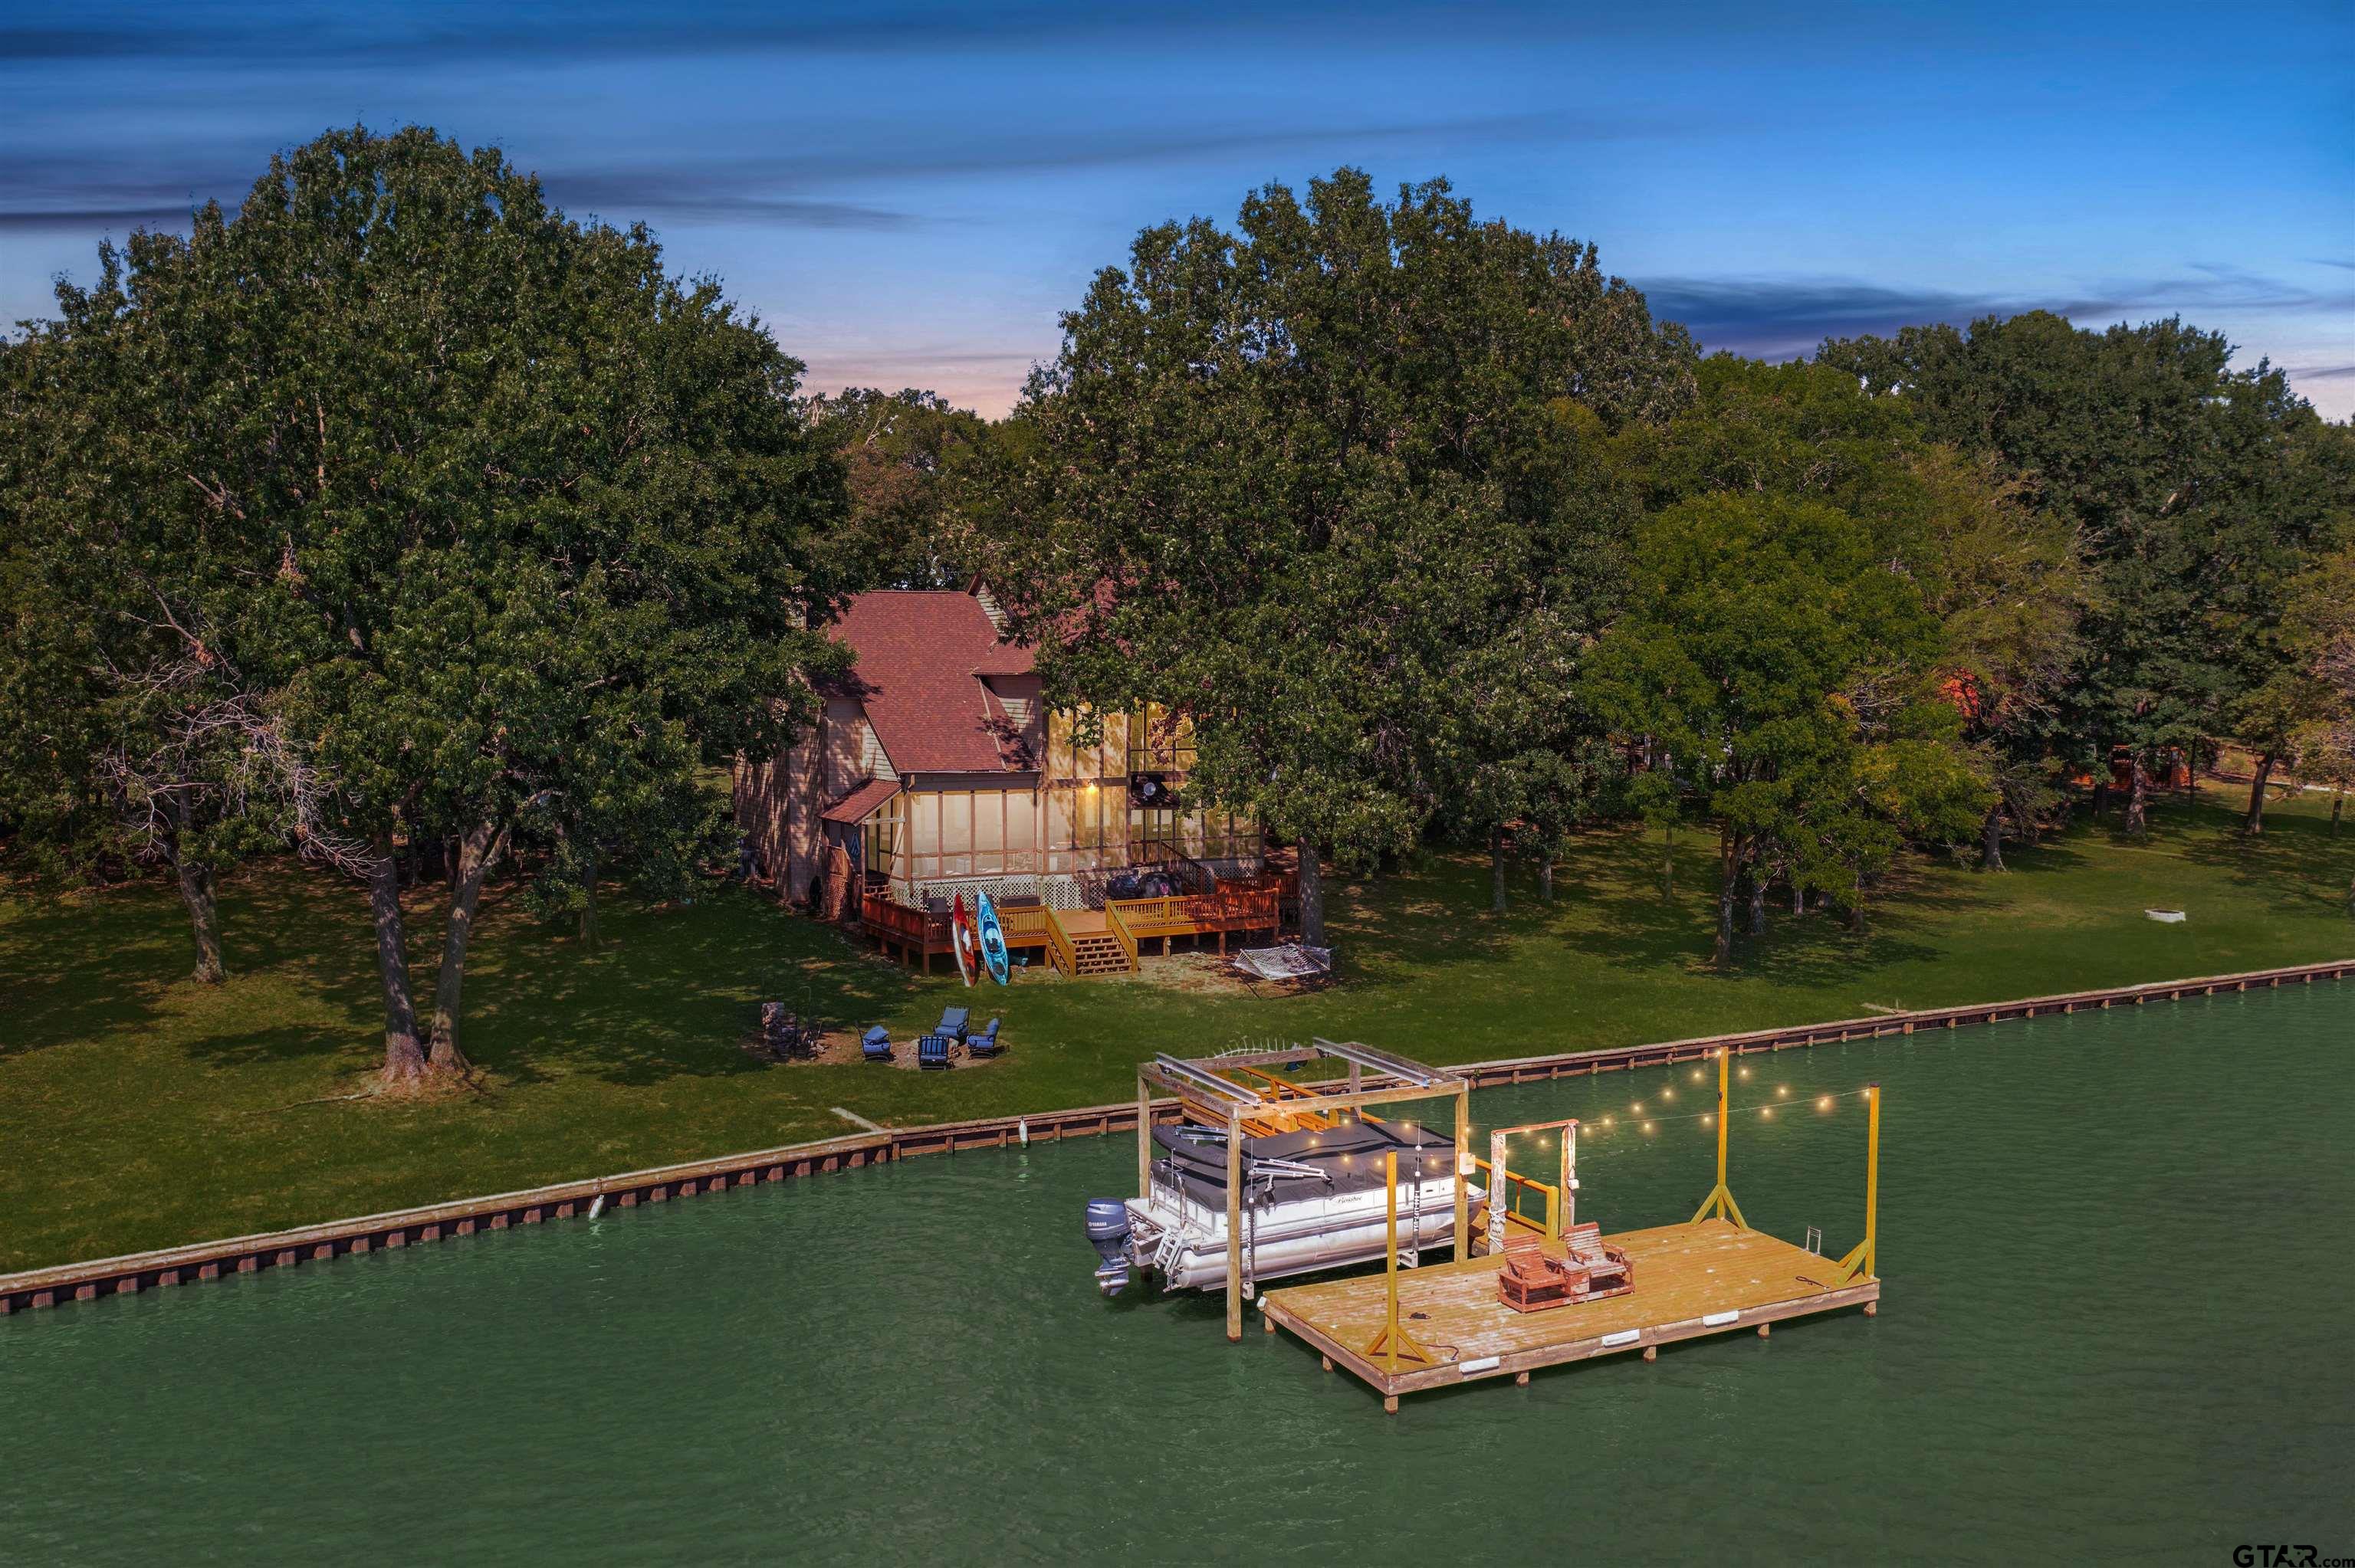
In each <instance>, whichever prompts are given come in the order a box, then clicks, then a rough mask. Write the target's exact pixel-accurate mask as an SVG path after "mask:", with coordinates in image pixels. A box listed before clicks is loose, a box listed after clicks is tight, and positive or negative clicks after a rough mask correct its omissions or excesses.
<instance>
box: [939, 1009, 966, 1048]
mask: <svg viewBox="0 0 2355 1568" xmlns="http://www.w3.org/2000/svg"><path fill="white" fill-rule="evenodd" d="M972 1016H973V1012H972V1010H971V1009H969V1008H963V1007H944V1008H943V1009H941V1021H940V1022H938V1023H935V1024H933V1025H932V1033H935V1034H945V1035H947V1036H948V1037H949V1038H950V1039H952V1040H962V1039H964V1031H965V1021H966V1020H968V1019H970V1018H971V1017H972Z"/></svg>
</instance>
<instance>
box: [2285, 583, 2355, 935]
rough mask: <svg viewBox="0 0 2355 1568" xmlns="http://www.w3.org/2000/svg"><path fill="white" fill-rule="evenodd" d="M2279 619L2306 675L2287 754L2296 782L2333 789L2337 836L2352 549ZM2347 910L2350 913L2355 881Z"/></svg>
mask: <svg viewBox="0 0 2355 1568" xmlns="http://www.w3.org/2000/svg"><path fill="white" fill-rule="evenodd" d="M2282 622H2283V632H2284V638H2283V641H2284V643H2285V645H2286V647H2287V649H2288V650H2289V651H2290V654H2291V657H2292V658H2293V660H2294V661H2295V662H2296V667H2297V668H2298V669H2299V670H2301V671H2302V672H2303V674H2304V679H2303V681H2302V683H2300V685H2299V688H2298V689H2297V690H2296V692H2295V693H2294V694H2289V695H2288V696H2286V699H2285V705H2286V706H2288V707H2290V708H2292V709H2294V710H2295V711H2296V713H2297V715H2299V718H2298V723H2297V725H2296V727H2295V728H2294V729H2292V730H2291V731H2290V734H2289V748H2290V755H2291V757H2292V758H2293V760H2294V761H2295V762H2296V768H2297V776H2298V778H2299V779H2302V780H2305V781H2307V782H2311V783H2320V784H2328V785H2331V786H2332V787H2333V789H2332V793H2331V801H2330V832H2331V836H2332V837H2334V838H2335V837H2337V836H2338V833H2339V820H2340V818H2341V816H2342V815H2343V814H2344V810H2345V807H2346V800H2347V791H2348V789H2349V788H2350V786H2355V549H2347V550H2342V551H2340V552H2339V553H2338V554H2337V555H2334V556H2328V557H2326V558H2325V559H2323V560H2322V561H2320V562H2318V563H2317V565H2316V566H2315V567H2314V568H2313V569H2312V570H2311V571H2309V572H2308V573H2307V574H2306V576H2305V577H2302V578H2301V579H2300V580H2299V582H2298V584H2297V586H2296V588H2294V589H2293V590H2292V591H2291V595H2290V599H2289V604H2288V607H2287V609H2286V611H2285V613H2284V615H2283V618H2282ZM2347 906H2348V913H2350V915H2355V883H2350V885H2349V887H2348V890H2347Z"/></svg>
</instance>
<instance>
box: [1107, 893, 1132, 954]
mask: <svg viewBox="0 0 2355 1568" xmlns="http://www.w3.org/2000/svg"><path fill="white" fill-rule="evenodd" d="M1104 929H1105V930H1107V931H1110V932H1111V933H1112V936H1113V940H1114V941H1115V942H1118V943H1119V944H1120V950H1121V951H1122V952H1124V953H1126V954H1127V955H1128V967H1129V968H1130V969H1135V968H1136V934H1135V932H1133V931H1131V930H1130V929H1129V928H1128V922H1127V921H1126V920H1125V919H1124V918H1123V917H1122V916H1121V912H1120V906H1119V905H1118V904H1117V903H1112V902H1107V903H1106V904H1105V905H1104Z"/></svg>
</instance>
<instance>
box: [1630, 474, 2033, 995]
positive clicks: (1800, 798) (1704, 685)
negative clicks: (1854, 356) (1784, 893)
mask: <svg viewBox="0 0 2355 1568" xmlns="http://www.w3.org/2000/svg"><path fill="white" fill-rule="evenodd" d="M1640 560H1641V562H1642V567H1641V571H1640V575H1639V577H1638V581H1637V587H1636V599H1635V602H1634V604H1633V606H1632V607H1631V609H1630V610H1629V612H1628V614H1627V615H1626V616H1625V617H1624V618H1623V619H1622V620H1621V621H1620V622H1619V623H1618V624H1617V625H1616V626H1614V628H1613V630H1612V631H1611V634H1610V635H1609V636H1608V637H1606V638H1605V639H1604V642H1603V645H1602V648H1601V649H1600V651H1599V652H1598V654H1597V659H1596V662H1597V666H1598V670H1597V678H1596V683H1595V689H1596V691H1597V693H1598V694H1599V696H1600V697H1601V700H1602V701H1603V703H1604V708H1605V711H1606V712H1607V713H1609V714H1610V715H1611V716H1612V717H1613V718H1614V720H1615V722H1616V723H1617V725H1618V726H1619V728H1620V729H1621V730H1622V732H1624V733H1625V734H1628V735H1640V736H1649V737H1651V740H1652V743H1653V747H1654V748H1655V755H1656V756H1657V757H1660V758H1664V765H1663V766H1656V767H1655V768H1652V769H1650V770H1649V771H1647V772H1646V773H1645V774H1644V775H1642V776H1641V777H1640V778H1639V779H1637V780H1636V783H1635V786H1634V793H1635V795H1636V800H1637V802H1638V804H1639V805H1641V806H1643V807H1645V808H1646V810H1648V812H1649V813H1650V814H1652V815H1653V816H1654V817H1655V818H1656V819H1663V818H1666V817H1667V816H1668V815H1669V814H1671V813H1673V812H1677V811H1683V812H1689V813H1690V814H1692V815H1695V816H1698V817H1700V818H1701V819H1702V820H1704V821H1708V822H1710V824H1711V825H1712V826H1713V827H1714V829H1715V830H1716V832H1717V835H1718V920H1717V942H1716V953H1717V961H1718V962H1719V963H1721V964H1724V963H1728V962H1730V961H1731V960H1732V953H1733V935H1734V911H1735V906H1736V903H1737V895H1738V891H1739V888H1740V885H1741V882H1742V878H1743V876H1744V875H1745V874H1747V875H1749V876H1751V877H1752V878H1753V884H1755V883H1759V882H1761V881H1762V880H1763V877H1764V874H1766V873H1767V872H1768V871H1769V870H1770V869H1771V867H1772V866H1773V865H1774V863H1775V862H1777V861H1779V862H1780V863H1781V864H1782V867H1783V868H1784V870H1785V873H1786V874H1788V875H1789V876H1790V878H1791V881H1792V884H1793V885H1794V886H1795V887H1798V888H1802V889H1804V888H1808V887H1814V888H1821V889H1825V890H1827V891H1830V892H1833V893H1834V894H1835V895H1838V896H1839V897H1841V898H1842V899H1843V900H1845V901H1846V902H1847V903H1848V904H1849V906H1850V907H1852V908H1860V907H1861V902H1862V897H1863V887H1864V883H1865V879H1866V878H1867V877H1868V876H1869V875H1870V874H1872V873H1874V872H1877V871H1879V870H1880V869H1881V868H1882V867H1884V866H1885V865H1886V864H1887V863H1889V862H1890V861H1891V859H1892V858H1893V856H1894V855H1895V853H1896V852H1897V850H1898V848H1899V847H1900V846H1901V844H1902V841H1903V839H1904V838H1905V837H1906V836H1908V835H1919V836H1928V837H1932V838H1942V837H1943V838H1947V839H1951V837H1953V836H1954V835H1955V834H1956V833H1958V832H1959V833H1967V832H1970V830H1971V828H1972V827H1973V826H1975V825H1976V823H1977V821H1978V819H1979V816H1980V814H1981V813H1982V812H1984V811H1985V810H1986V808H1987V793H1988V792H1987V788H1986V786H1985V785H1983V784H1982V783H1981V782H1980V781H1979V780H1978V779H1977V777H1976V776H1975V774H1974V772H1973V770H1972V769H1971V768H1970V767H1969V766H1968V764H1967V762H1966V759H1965V758H1964V757H1963V756H1962V755H1961V752H1960V748H1959V746H1958V744H1957V739H1958V737H1957V735H1956V725H1957V721H1956V715H1955V711H1954V710H1953V708H1952V707H1951V706H1949V705H1946V704H1945V703H1944V702H1943V701H1941V700H1939V698H1938V697H1937V695H1936V691H1935V679H1934V666H1935V662H1936V657H1937V653H1938V649H1939V641H1938V627H1937V622H1936V620H1934V618H1933V616H1932V615H1931V613H1930V611H1929V610H1928V609H1927V608H1926V607H1925V606H1924V605H1923V602H1922V599H1921V594H1920V592H1919V590H1918V589H1917V588H1915V587H1914V585H1913V583H1911V582H1910V581H1908V580H1907V579H1906V578H1905V577H1902V576H1901V575H1899V574H1898V573H1896V572H1894V571H1891V570H1890V569H1889V567H1888V566H1887V565H1886V564H1885V563H1884V562H1883V561H1882V560H1881V559H1879V558H1877V556H1876V552H1875V550H1874V547H1873V542H1872V540H1871V538H1870V535H1869V533H1868V531H1867V530H1866V529H1865V528H1864V527H1862V526H1861V525H1860V524H1859V523H1858V522H1857V521H1856V520H1854V519H1853V518H1850V517H1849V516H1847V515H1845V514H1842V513H1840V512H1838V511H1836V510H1834V509H1833V508H1831V507H1829V506H1826V505H1824V504H1822V503H1817V502H1806V501H1798V500H1795V499H1791V498H1788V497H1782V496H1772V495H1765V496H1736V495H1727V494H1712V495H1704V496H1700V497H1696V498H1694V499H1692V500H1689V501H1684V502H1680V503H1678V504H1676V505H1675V506H1672V507H1670V508H1669V509H1668V510H1667V511H1666V512H1663V513H1661V514H1658V515H1657V516H1655V517H1653V518H1651V519H1649V520H1647V521H1646V524H1645V526H1644V529H1643V532H1642V535H1641V555H1640Z"/></svg>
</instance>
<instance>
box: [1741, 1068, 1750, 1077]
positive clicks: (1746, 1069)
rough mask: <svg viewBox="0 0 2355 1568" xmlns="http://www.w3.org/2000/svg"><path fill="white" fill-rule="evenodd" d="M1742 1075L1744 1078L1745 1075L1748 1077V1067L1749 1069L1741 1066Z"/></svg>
mask: <svg viewBox="0 0 2355 1568" xmlns="http://www.w3.org/2000/svg"><path fill="white" fill-rule="evenodd" d="M1749 1075H1750V1069H1749V1068H1747V1067H1744V1068H1742V1076H1743V1077H1745V1078H1746V1077H1748V1076H1749Z"/></svg>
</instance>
